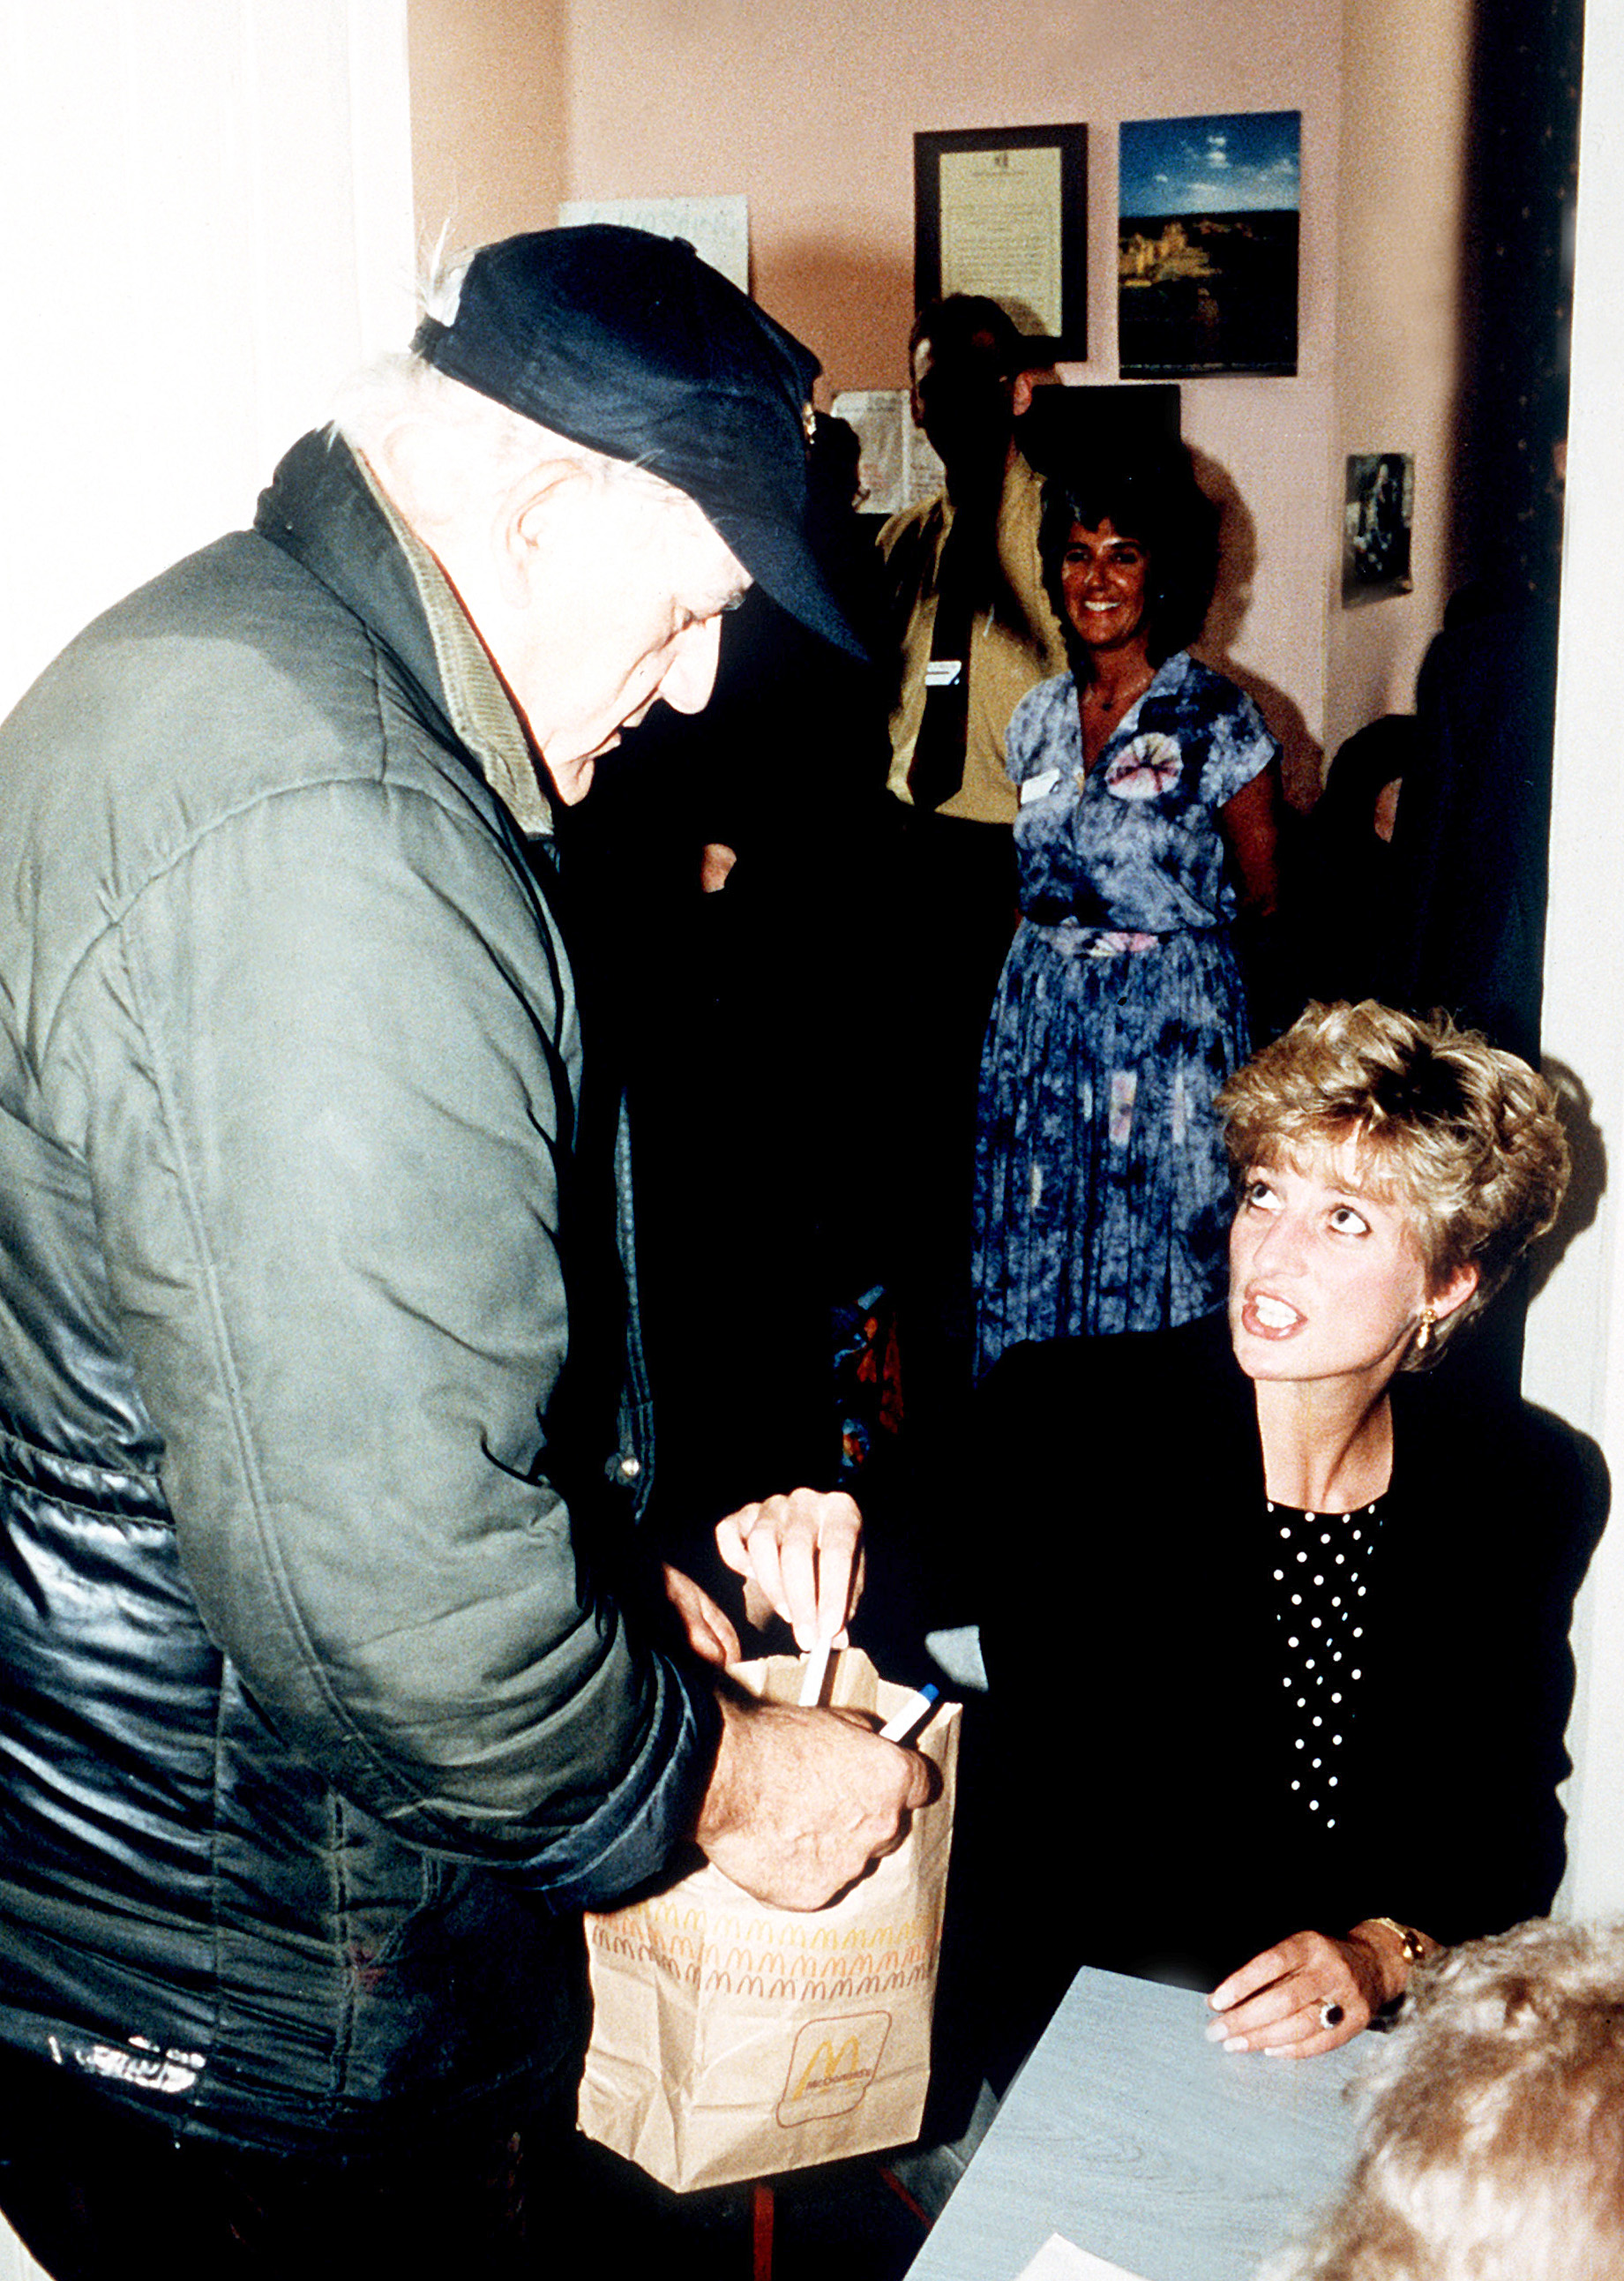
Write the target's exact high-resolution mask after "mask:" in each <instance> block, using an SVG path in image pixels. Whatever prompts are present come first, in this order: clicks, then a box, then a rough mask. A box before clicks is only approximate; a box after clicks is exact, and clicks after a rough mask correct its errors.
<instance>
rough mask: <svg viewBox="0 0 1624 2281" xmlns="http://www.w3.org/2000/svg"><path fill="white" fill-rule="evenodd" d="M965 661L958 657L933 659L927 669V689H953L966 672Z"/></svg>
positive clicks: (927, 664) (929, 661) (928, 662)
mask: <svg viewBox="0 0 1624 2281" xmlns="http://www.w3.org/2000/svg"><path fill="white" fill-rule="evenodd" d="M963 671H964V661H963V659H962V658H957V657H933V658H931V659H929V660H928V661H927V663H926V667H925V686H926V688H927V689H951V688H952V687H953V686H954V684H956V683H957V681H958V677H959V675H960V674H961V673H962V672H963Z"/></svg>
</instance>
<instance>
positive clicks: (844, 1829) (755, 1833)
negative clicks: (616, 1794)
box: [694, 1689, 933, 1909]
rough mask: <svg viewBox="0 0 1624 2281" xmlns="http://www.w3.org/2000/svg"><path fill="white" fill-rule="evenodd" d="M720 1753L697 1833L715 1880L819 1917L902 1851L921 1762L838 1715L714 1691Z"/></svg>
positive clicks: (925, 1785) (923, 1787) (922, 1776)
mask: <svg viewBox="0 0 1624 2281" xmlns="http://www.w3.org/2000/svg"><path fill="white" fill-rule="evenodd" d="M719 1700H720V1704H721V1712H722V1741H721V1748H720V1751H718V1752H717V1756H716V1766H715V1768H714V1770H713V1771H712V1776H711V1784H710V1788H709V1789H708V1790H706V1792H705V1797H704V1805H702V1807H701V1808H700V1812H699V1819H698V1821H697V1824H696V1826H695V1829H694V1836H695V1838H696V1840H697V1843H698V1844H699V1846H700V1849H701V1851H702V1852H704V1853H705V1854H706V1855H707V1856H708V1858H709V1859H710V1860H712V1861H713V1862H714V1863H715V1864H716V1867H718V1868H719V1869H720V1870H721V1871H722V1872H723V1874H724V1875H727V1876H729V1877H731V1878H732V1879H733V1882H734V1883H735V1885H742V1886H743V1888H744V1891H746V1892H747V1893H753V1894H754V1895H755V1897H756V1898H757V1899H758V1901H766V1903H768V1904H769V1906H772V1907H774V1908H781V1909H820V1908H823V1907H824V1906H826V1905H827V1903H828V1902H830V1901H832V1900H833V1899H834V1898H835V1895H836V1894H838V1893H843V1891H845V1889H846V1887H847V1886H848V1885H850V1884H854V1883H856V1882H857V1880H858V1878H859V1877H860V1876H861V1875H863V1872H864V1871H865V1870H866V1868H867V1867H868V1866H869V1864H870V1862H871V1861H875V1860H878V1859H879V1858H880V1856H881V1854H883V1853H889V1852H893V1851H894V1850H895V1849H896V1847H897V1845H899V1844H901V1843H902V1839H903V1836H904V1832H905V1829H906V1827H907V1820H908V1815H909V1814H910V1813H912V1811H913V1809H914V1808H915V1807H916V1806H921V1805H925V1804H926V1803H927V1800H928V1799H929V1798H930V1795H931V1791H932V1788H933V1775H932V1771H931V1767H930V1764H929V1761H928V1760H927V1759H922V1758H920V1756H919V1754H918V1753H917V1752H916V1751H904V1750H902V1749H900V1748H899V1747H898V1745H897V1744H895V1743H885V1742H881V1739H880V1737H879V1736H878V1735H876V1734H875V1733H874V1731H873V1729H872V1728H868V1727H865V1726H864V1725H862V1724H861V1722H860V1721H859V1720H856V1719H850V1718H846V1717H843V1715H842V1713H839V1712H838V1711H798V1710H793V1709H791V1708H789V1706H788V1705H781V1704H775V1703H757V1702H754V1701H752V1700H751V1699H750V1697H742V1696H739V1695H736V1694H735V1693H734V1692H733V1691H731V1690H730V1689H722V1690H721V1691H720V1695H719Z"/></svg>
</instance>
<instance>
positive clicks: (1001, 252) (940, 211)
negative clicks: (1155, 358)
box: [913, 127, 1089, 365]
mask: <svg viewBox="0 0 1624 2281" xmlns="http://www.w3.org/2000/svg"><path fill="white" fill-rule="evenodd" d="M1088 155H1089V130H1088V128H1086V127H996V128H979V127H965V128H953V129H951V130H950V131H949V132H947V133H944V134H940V135H915V136H914V138H913V302H914V306H915V307H916V308H919V309H922V308H923V307H924V306H925V305H926V304H927V302H929V301H934V300H935V298H937V296H938V295H939V294H943V293H984V294H986V295H987V296H988V298H989V299H991V300H994V301H997V304H998V305H999V306H1000V307H1001V308H1003V309H1006V310H1007V311H1008V312H1009V314H1010V315H1011V316H1012V318H1013V319H1014V321H1015V324H1016V327H1017V329H1018V330H1020V332H1022V333H1024V334H1026V335H1027V336H1028V338H1029V339H1030V341H1031V343H1032V350H1033V354H1032V362H1033V364H1034V365H1038V364H1052V363H1053V362H1054V361H1055V360H1056V359H1057V358H1059V357H1085V356H1087V354H1088V350H1089V338H1088V282H1089V280H1088V223H1089V168H1088Z"/></svg>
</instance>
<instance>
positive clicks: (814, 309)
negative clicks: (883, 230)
mask: <svg viewBox="0 0 1624 2281" xmlns="http://www.w3.org/2000/svg"><path fill="white" fill-rule="evenodd" d="M750 290H751V291H752V292H753V293H754V294H755V296H756V298H758V300H759V301H760V303H761V305H762V306H763V308H765V309H766V310H768V311H769V312H770V313H771V314H772V315H774V317H776V318H777V319H778V321H779V322H780V324H782V325H788V326H789V329H790V331H791V332H792V333H796V334H798V335H799V336H800V338H801V339H802V340H804V342H805V343H806V345H807V347H808V348H810V349H811V350H812V353H813V355H814V356H816V357H818V358H820V360H821V361H822V365H823V370H824V380H823V382H822V383H820V387H819V391H818V402H819V406H820V409H827V398H828V396H830V395H833V394H834V393H835V391H837V390H840V389H843V388H888V387H889V388H900V387H902V386H903V385H904V382H905V380H906V377H907V371H908V334H909V331H910V329H912V324H913V265H912V262H907V263H905V264H904V263H903V262H900V261H889V262H887V261H876V260H875V259H874V255H873V253H872V252H870V251H868V250H866V248H864V247H863V246H861V245H858V244H852V243H843V242H842V241H841V240H840V239H838V238H798V239H796V240H795V241H793V242H792V243H791V244H789V245H787V246H785V247H784V248H783V249H782V250H781V251H778V252H776V253H775V254H774V257H773V259H771V260H770V261H769V262H767V263H766V264H755V263H752V265H751V272H750Z"/></svg>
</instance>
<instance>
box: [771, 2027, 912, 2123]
mask: <svg viewBox="0 0 1624 2281" xmlns="http://www.w3.org/2000/svg"><path fill="white" fill-rule="evenodd" d="M890 2030H891V2015H890V2014H889V2012H863V2013H858V2014H855V2015H852V2014H848V2015H846V2016H845V2017H843V2018H841V2019H835V2020H830V2019H827V2018H825V2019H822V2020H816V2021H808V2022H807V2023H806V2024H805V2025H804V2027H803V2028H802V2030H801V2031H800V2033H799V2035H797V2037H796V2039H795V2046H794V2049H793V2050H792V2051H791V2052H790V2054H789V2070H788V2073H787V2075H786V2077H785V2082H784V2091H783V2096H782V2098H781V2099H780V2100H779V2102H778V2119H779V2121H780V2122H781V2123H783V2124H784V2125H786V2126H787V2127H788V2126H791V2125H793V2124H795V2123H797V2122H813V2121H815V2120H816V2119H817V2118H818V2117H820V2116H822V2115H849V2114H850V2111H851V2109H852V2108H853V2107H856V2106H858V2104H859V2103H860V2102H861V2100H862V2097H863V2094H864V2092H866V2090H867V2089H868V2086H869V2084H871V2083H872V2082H873V2081H874V2076H875V2075H876V2074H877V2073H878V2072H879V2067H880V2056H881V2053H882V2052H883V2051H884V2049H885V2041H886V2037H888V2036H889V2033H890Z"/></svg>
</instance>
